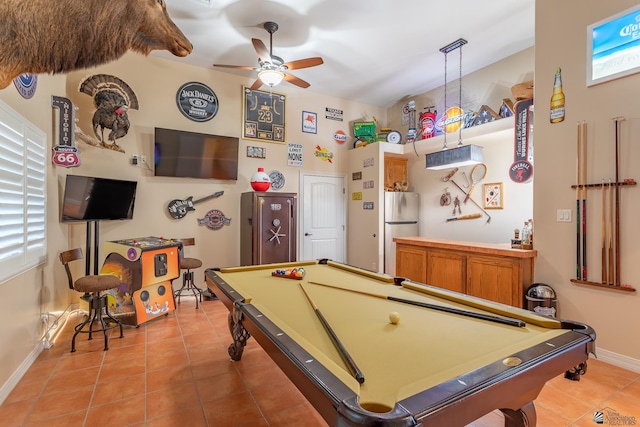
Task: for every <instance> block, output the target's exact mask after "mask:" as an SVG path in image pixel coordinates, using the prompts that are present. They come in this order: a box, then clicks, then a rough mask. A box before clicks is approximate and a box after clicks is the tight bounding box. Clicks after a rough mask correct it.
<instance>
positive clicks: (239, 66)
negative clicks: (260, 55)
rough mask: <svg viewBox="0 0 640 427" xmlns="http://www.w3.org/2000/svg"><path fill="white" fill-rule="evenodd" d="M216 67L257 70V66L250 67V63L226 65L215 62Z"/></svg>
mask: <svg viewBox="0 0 640 427" xmlns="http://www.w3.org/2000/svg"><path fill="white" fill-rule="evenodd" d="M213 66H214V67H224V68H237V69H240V70H251V71H257V70H258V69H257V68H256V67H250V66H248V65H225V64H213Z"/></svg>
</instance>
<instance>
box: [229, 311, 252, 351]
mask: <svg viewBox="0 0 640 427" xmlns="http://www.w3.org/2000/svg"><path fill="white" fill-rule="evenodd" d="M228 324H229V332H231V338H233V342H232V343H231V345H229V348H228V349H227V352H228V353H229V356H231V360H235V361H238V360H240V359H241V358H242V353H243V352H244V347H245V346H246V345H247V340H248V339H249V338H251V334H250V333H249V332H247V330H246V329H245V328H244V326H243V325H242V312H241V311H240V310H236V309H235V307H234V308H233V310H231V311H230V312H229V316H228Z"/></svg>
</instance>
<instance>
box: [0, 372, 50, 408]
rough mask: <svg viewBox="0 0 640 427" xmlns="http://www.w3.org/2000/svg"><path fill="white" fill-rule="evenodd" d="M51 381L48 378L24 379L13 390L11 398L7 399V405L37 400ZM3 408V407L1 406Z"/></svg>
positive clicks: (10, 394)
mask: <svg viewBox="0 0 640 427" xmlns="http://www.w3.org/2000/svg"><path fill="white" fill-rule="evenodd" d="M25 376H26V375H25ZM47 381H49V377H48V376H42V377H40V378H30V379H25V378H24V377H22V379H21V380H20V381H19V382H18V384H17V385H16V386H15V387H14V389H13V390H11V393H9V396H7V398H6V399H5V403H13V402H18V401H21V400H31V399H35V398H37V397H38V396H39V395H40V394H41V393H42V390H43V389H44V387H45V385H46V384H47ZM0 408H1V406H0Z"/></svg>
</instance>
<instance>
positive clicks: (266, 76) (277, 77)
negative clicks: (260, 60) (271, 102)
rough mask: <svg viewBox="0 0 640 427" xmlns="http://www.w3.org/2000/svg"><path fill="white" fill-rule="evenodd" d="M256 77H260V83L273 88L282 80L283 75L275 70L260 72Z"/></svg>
mask: <svg viewBox="0 0 640 427" xmlns="http://www.w3.org/2000/svg"><path fill="white" fill-rule="evenodd" d="M258 77H260V80H261V81H262V83H264V84H266V85H267V86H271V87H274V86H277V85H279V84H280V82H281V81H282V79H284V73H283V72H281V71H277V70H262V71H260V72H259V73H258Z"/></svg>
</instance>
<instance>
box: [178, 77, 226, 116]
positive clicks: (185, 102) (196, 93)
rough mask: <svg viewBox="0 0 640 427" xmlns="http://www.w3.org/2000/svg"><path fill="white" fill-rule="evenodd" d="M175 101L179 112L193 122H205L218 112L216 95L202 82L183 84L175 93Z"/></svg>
mask: <svg viewBox="0 0 640 427" xmlns="http://www.w3.org/2000/svg"><path fill="white" fill-rule="evenodd" d="M176 103H177V104H178V109H179V110H180V112H181V113H182V114H184V116H185V117H186V118H188V119H189V120H193V121H194V122H206V121H207V120H211V119H213V118H214V117H215V115H216V114H217V113H218V97H217V96H216V94H215V93H214V92H213V91H212V90H211V88H209V86H207V85H205V84H202V83H197V82H189V83H185V84H183V85H182V86H181V87H180V89H178V93H177V94H176Z"/></svg>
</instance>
